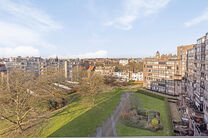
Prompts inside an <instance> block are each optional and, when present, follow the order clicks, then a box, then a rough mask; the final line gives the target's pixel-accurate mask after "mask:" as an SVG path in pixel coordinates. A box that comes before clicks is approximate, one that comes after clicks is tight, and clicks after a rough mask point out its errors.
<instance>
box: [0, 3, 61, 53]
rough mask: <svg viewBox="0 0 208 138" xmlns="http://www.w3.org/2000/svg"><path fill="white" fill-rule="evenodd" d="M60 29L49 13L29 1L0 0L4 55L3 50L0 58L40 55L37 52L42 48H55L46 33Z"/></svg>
mask: <svg viewBox="0 0 208 138" xmlns="http://www.w3.org/2000/svg"><path fill="white" fill-rule="evenodd" d="M61 28H62V26H60V25H59V24H57V23H56V22H55V21H54V20H52V19H51V18H50V16H49V15H48V14H46V13H45V12H44V11H43V10H41V9H39V8H37V7H36V6H34V5H32V3H29V1H25V0H15V1H11V0H0V48H1V50H4V52H5V53H2V51H0V55H1V56H8V55H11V56H15V55H18V56H19V55H21V54H22V56H25V55H28V56H29V55H39V51H38V50H37V49H39V48H40V47H43V48H53V47H54V46H53V44H50V43H49V42H48V41H47V40H46V39H45V38H44V37H45V36H46V34H47V33H50V32H51V31H56V30H58V29H61ZM22 46H24V47H22ZM21 48H24V49H26V50H27V52H26V53H25V52H24V51H23V50H22V49H21ZM12 50H13V51H12ZM21 50H22V51H21ZM30 50H31V51H30ZM11 51H12V52H11ZM7 52H9V53H7ZM15 52H16V54H15ZM32 52H34V54H33V53H32ZM27 53H28V54H27Z"/></svg>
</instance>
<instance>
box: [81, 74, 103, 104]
mask: <svg viewBox="0 0 208 138" xmlns="http://www.w3.org/2000/svg"><path fill="white" fill-rule="evenodd" d="M103 86H104V81H103V76H101V75H100V74H97V73H95V72H91V71H88V72H87V76H85V77H84V78H83V79H82V81H81V83H80V87H79V93H80V94H81V95H82V96H88V97H89V98H91V101H92V106H95V99H96V96H97V95H99V94H100V92H101V91H102V88H103Z"/></svg>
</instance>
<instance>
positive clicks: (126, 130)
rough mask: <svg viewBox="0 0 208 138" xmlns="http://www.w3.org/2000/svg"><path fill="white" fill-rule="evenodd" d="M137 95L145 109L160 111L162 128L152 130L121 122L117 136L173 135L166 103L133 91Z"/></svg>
mask: <svg viewBox="0 0 208 138" xmlns="http://www.w3.org/2000/svg"><path fill="white" fill-rule="evenodd" d="M134 94H137V95H138V96H139V100H140V102H141V104H142V106H143V108H144V109H146V110H155V111H158V112H160V119H161V123H162V125H163V130H159V131H157V132H152V131H148V130H144V129H138V128H133V127H127V126H125V125H123V124H120V125H118V126H117V132H118V136H171V135H173V131H172V127H171V124H170V120H169V119H170V118H169V117H170V116H169V112H168V110H167V105H166V104H167V103H166V101H165V100H160V99H158V98H154V97H151V96H147V95H144V94H141V93H137V92H136V93H134Z"/></svg>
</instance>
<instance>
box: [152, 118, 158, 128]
mask: <svg viewBox="0 0 208 138" xmlns="http://www.w3.org/2000/svg"><path fill="white" fill-rule="evenodd" d="M152 126H153V127H154V128H155V129H157V128H158V127H159V121H158V120H157V118H154V119H152Z"/></svg>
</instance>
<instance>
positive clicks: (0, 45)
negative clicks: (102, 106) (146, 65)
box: [0, 0, 208, 58]
mask: <svg viewBox="0 0 208 138" xmlns="http://www.w3.org/2000/svg"><path fill="white" fill-rule="evenodd" d="M48 3H50V4H48ZM206 5H208V1H206V0H200V2H199V1H194V0H191V1H190V0H183V1H179V0H175V1H173V0H157V1H155V0H121V1H120V0H119V1H118V0H115V1H106V0H105V1H104V0H99V1H95V0H86V1H83V0H76V1H67V0H63V1H48V0H46V1H40V0H39V1H34V0H31V1H24V0H15V1H10V0H0V11H1V12H0V30H1V31H0V36H1V37H0V51H1V53H0V57H1V58H2V57H14V56H41V57H55V56H58V57H62V58H78V57H79V58H97V57H99V58H105V57H109V58H116V57H128V58H130V57H148V56H151V55H154V53H155V52H156V51H157V50H159V51H160V53H174V54H175V53H176V49H175V47H177V46H180V45H186V44H193V43H196V38H197V37H198V36H201V35H203V34H205V32H206V30H207V29H208V27H207V26H206V23H207V21H208V6H206ZM184 7H185V8H184ZM80 9H82V10H80Z"/></svg>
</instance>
